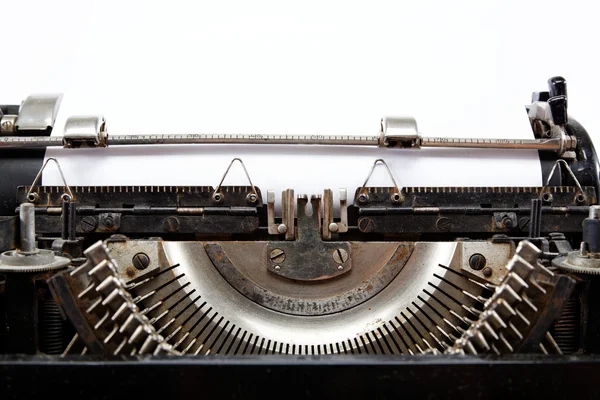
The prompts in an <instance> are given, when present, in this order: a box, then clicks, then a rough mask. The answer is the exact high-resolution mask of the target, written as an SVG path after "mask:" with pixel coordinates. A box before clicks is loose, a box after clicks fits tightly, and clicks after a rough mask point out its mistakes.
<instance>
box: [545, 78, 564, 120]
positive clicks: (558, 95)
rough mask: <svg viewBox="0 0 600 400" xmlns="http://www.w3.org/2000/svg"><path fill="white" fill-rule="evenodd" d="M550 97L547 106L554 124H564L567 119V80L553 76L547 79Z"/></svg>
mask: <svg viewBox="0 0 600 400" xmlns="http://www.w3.org/2000/svg"><path fill="white" fill-rule="evenodd" d="M548 89H549V92H550V98H549V99H548V106H549V107H550V113H551V114H552V121H553V122H554V124H555V125H565V124H566V123H567V122H568V121H569V117H568V115H567V81H566V80H565V78H563V77H560V76H555V77H553V78H550V79H549V80H548Z"/></svg>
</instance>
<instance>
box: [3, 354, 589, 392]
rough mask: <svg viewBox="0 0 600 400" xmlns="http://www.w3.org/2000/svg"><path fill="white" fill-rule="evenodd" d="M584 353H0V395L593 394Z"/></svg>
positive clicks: (587, 360)
mask: <svg viewBox="0 0 600 400" xmlns="http://www.w3.org/2000/svg"><path fill="white" fill-rule="evenodd" d="M599 372H600V358H599V357H592V356H570V357H549V356H532V355H528V356H525V355H518V356H504V357H502V358H497V357H466V356H462V357H461V356H433V355H430V356H399V357H397V356H393V357H392V356H383V357H373V356H343V357H341V356H316V357H312V356H255V357H178V358H152V357H150V358H128V359H127V358H126V359H118V360H100V359H93V358H89V357H70V358H65V359H58V358H55V357H43V356H38V357H31V356H12V357H1V358H0V388H1V389H0V394H1V395H2V396H1V397H2V398H3V399H12V398H33V397H34V396H35V397H41V396H44V397H48V396H54V395H56V396H60V398H65V396H69V397H70V396H77V397H78V398H80V399H92V398H106V399H112V398H121V397H125V396H135V398H143V397H142V396H148V395H150V396H151V398H161V397H162V398H183V397H184V396H194V397H205V396H210V397H213V398H218V399H228V398H255V397H261V398H262V397H265V398H269V397H277V398H282V399H292V398H316V397H318V398H340V399H343V398H363V399H383V398H401V397H417V396H418V397H420V398H428V399H438V398H440V399H446V398H465V397H466V398H472V397H477V398H485V399H488V398H489V399H493V398H502V399H506V398H510V399H515V398H529V399H531V398H541V397H546V396H547V397H549V398H560V397H562V396H564V398H571V397H573V396H577V397H579V398H594V397H597V396H599V395H600V387H599V386H597V385H595V384H594V380H593V379H594V378H595V377H596V376H597V375H598V373H599Z"/></svg>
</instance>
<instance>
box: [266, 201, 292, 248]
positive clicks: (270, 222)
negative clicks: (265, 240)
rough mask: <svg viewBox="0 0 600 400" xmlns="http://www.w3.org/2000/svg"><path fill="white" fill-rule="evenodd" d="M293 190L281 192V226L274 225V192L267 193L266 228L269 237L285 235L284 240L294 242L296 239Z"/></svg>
mask: <svg viewBox="0 0 600 400" xmlns="http://www.w3.org/2000/svg"><path fill="white" fill-rule="evenodd" d="M294 201H295V199H294V190H293V189H286V190H284V191H283V192H281V202H282V208H281V224H276V223H275V192H274V191H272V190H269V191H268V192H267V226H268V232H269V235H280V234H284V233H285V240H294V239H295V237H296V233H295V226H294V225H295V224H294Z"/></svg>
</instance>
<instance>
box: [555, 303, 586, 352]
mask: <svg viewBox="0 0 600 400" xmlns="http://www.w3.org/2000/svg"><path fill="white" fill-rule="evenodd" d="M580 330H581V302H580V300H579V294H578V293H574V294H573V296H571V298H570V299H569V300H568V301H567V304H565V309H564V310H563V313H562V315H561V316H560V318H558V319H557V320H556V321H555V322H554V324H553V325H552V328H551V329H550V332H551V333H552V336H553V337H554V340H555V341H556V344H558V347H560V349H561V351H562V352H563V354H573V353H575V352H577V351H578V350H579V348H580V347H581V344H580V337H581V334H580Z"/></svg>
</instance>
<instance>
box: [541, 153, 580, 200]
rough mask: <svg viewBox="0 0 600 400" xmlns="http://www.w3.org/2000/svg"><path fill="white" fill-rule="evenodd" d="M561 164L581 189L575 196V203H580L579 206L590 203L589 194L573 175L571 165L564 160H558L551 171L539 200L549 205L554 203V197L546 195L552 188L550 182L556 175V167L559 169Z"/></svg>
mask: <svg viewBox="0 0 600 400" xmlns="http://www.w3.org/2000/svg"><path fill="white" fill-rule="evenodd" d="M559 164H562V165H564V167H565V168H566V169H567V172H568V173H569V175H571V178H573V181H575V185H577V189H579V192H578V193H577V195H576V196H575V202H576V203H579V204H582V203H584V202H587V201H588V197H587V194H586V193H585V191H584V190H583V188H582V187H581V184H580V183H579V181H578V180H577V177H576V176H575V174H574V173H573V170H572V169H571V167H569V164H568V163H567V162H566V161H565V160H563V159H558V160H556V162H555V163H554V166H553V167H552V169H551V170H550V174H548V179H546V184H545V185H544V186H543V187H542V190H541V191H540V196H539V199H540V200H543V201H545V202H547V203H550V202H552V195H551V194H550V193H546V189H547V188H548V186H550V181H551V180H552V176H553V175H554V172H555V171H556V167H558V165H559Z"/></svg>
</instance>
